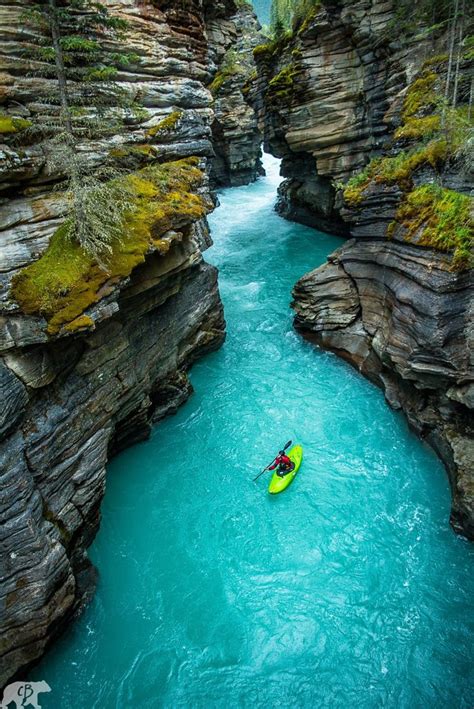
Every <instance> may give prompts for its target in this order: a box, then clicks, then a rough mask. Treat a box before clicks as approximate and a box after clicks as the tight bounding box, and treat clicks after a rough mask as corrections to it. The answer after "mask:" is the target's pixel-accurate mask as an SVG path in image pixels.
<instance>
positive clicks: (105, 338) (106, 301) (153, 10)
mask: <svg viewBox="0 0 474 709" xmlns="http://www.w3.org/2000/svg"><path fill="white" fill-rule="evenodd" d="M110 7H111V10H112V12H114V13H117V14H118V15H120V16H121V17H123V18H124V19H126V20H127V22H128V26H127V36H126V44H127V51H130V52H134V53H135V54H136V55H138V56H139V61H137V63H136V64H134V65H133V66H130V67H128V68H127V69H126V70H123V71H121V72H120V74H119V77H118V81H119V83H120V84H121V85H122V88H123V90H124V91H126V92H128V93H129V94H130V95H131V96H132V97H135V99H136V101H137V102H138V103H139V104H140V105H141V106H142V107H144V110H142V111H140V112H139V113H137V115H134V116H130V120H128V121H126V123H125V127H124V129H123V131H121V132H120V133H118V134H116V135H110V136H109V137H107V138H103V139H100V140H96V141H91V140H88V139H87V138H86V137H85V138H84V139H83V140H79V141H78V145H77V150H78V151H81V153H83V154H84V155H86V156H87V158H88V160H90V163H91V165H95V166H99V165H101V164H106V163H107V161H108V160H110V156H111V154H113V155H115V156H116V157H119V158H120V161H121V167H122V168H125V169H127V170H137V169H139V168H140V167H142V166H143V165H144V164H146V163H147V162H150V161H152V160H156V159H158V160H159V161H160V162H164V161H168V160H174V159H178V158H181V157H188V156H198V157H199V158H201V168H202V169H206V165H207V170H208V171H209V162H208V161H209V160H210V159H211V158H213V157H214V155H215V152H214V148H213V136H212V130H211V126H212V124H213V122H214V120H215V112H214V108H213V97H212V95H211V93H210V92H209V90H208V88H207V86H208V85H209V82H210V81H211V80H212V77H213V74H214V73H215V70H216V66H217V65H215V64H213V59H212V56H215V49H214V48H213V47H212V45H211V42H210V40H209V36H210V35H211V34H212V33H213V32H215V28H216V26H218V25H226V24H227V23H228V22H229V18H231V17H233V16H235V15H236V12H237V8H236V6H235V4H234V3H233V2H232V1H230V0H228V1H227V0H226V1H223V2H219V3H210V2H204V3H200V2H199V3H198V2H194V1H190V2H187V3H182V4H181V5H180V6H179V7H177V5H176V3H167V2H160V3H152V2H145V3H135V2H132V3H121V2H120V3H115V4H113V5H112V4H111V5H110ZM21 12H22V7H20V4H18V3H15V2H12V3H7V4H6V5H4V6H3V8H2V10H1V12H0V22H1V25H2V27H3V29H1V30H0V31H1V32H2V37H3V39H4V43H3V50H4V56H3V65H2V66H3V71H4V76H3V79H2V85H3V87H4V90H3V93H2V102H3V106H2V111H5V112H7V113H11V114H12V115H13V114H14V115H20V114H21V116H23V117H24V118H27V119H28V120H30V121H31V122H32V123H33V124H34V123H36V122H38V121H47V120H48V113H51V114H54V111H55V108H54V106H51V105H49V104H48V96H49V95H50V93H51V87H50V84H51V82H52V79H51V80H48V79H41V78H38V77H32V76H31V75H30V73H29V72H28V71H27V68H26V65H25V61H24V52H23V47H24V42H25V36H24V34H23V31H22V23H21V22H20V16H21ZM211 27H212V29H211ZM233 38H234V35H232V37H231V38H230V39H231V41H233ZM229 100H232V97H231V96H230V99H229ZM239 101H240V96H239V98H238V102H239ZM239 110H240V109H239ZM173 113H174V115H176V116H179V119H178V120H176V121H174V124H173V126H172V129H167V130H161V129H160V130H155V131H153V128H156V126H159V125H160V123H161V122H162V121H163V120H164V119H166V118H168V117H169V116H170V115H172V114H173ZM247 130H249V131H250V134H251V135H250V137H249V136H247V135H246V131H247ZM236 136H237V137H236V140H240V141H241V144H242V146H243V147H242V149H241V153H243V152H245V150H247V148H249V146H250V148H251V149H252V150H253V149H254V147H255V145H254V140H255V135H254V131H253V128H249V124H248V123H247V124H243V125H242V123H241V124H240V133H239V135H237V133H236ZM232 140H233V138H232V139H230V140H229V143H231V142H232ZM0 142H1V143H2V144H1V145H0V153H1V156H0V157H1V169H0V191H1V194H2V202H1V205H0V229H1V231H0V242H1V254H2V258H1V261H0V387H1V399H2V404H3V407H2V411H1V415H0V459H1V463H0V479H1V487H0V517H1V525H0V529H1V532H0V536H1V546H2V568H1V572H0V577H1V579H0V637H1V641H0V685H2V684H4V683H5V682H6V681H7V680H8V679H9V678H11V677H13V676H19V675H21V677H24V672H25V669H26V668H27V667H28V666H29V665H30V664H31V663H32V662H34V661H35V660H37V659H38V658H39V657H41V655H42V654H43V653H44V651H45V649H46V648H47V646H48V645H49V644H50V643H51V642H52V640H53V639H54V638H55V637H56V635H57V634H58V633H59V632H60V631H61V630H62V628H64V626H65V624H66V623H67V622H69V620H70V618H71V617H72V615H73V614H74V612H75V611H77V610H78V609H80V607H81V604H82V603H84V602H85V600H87V599H88V598H89V597H90V595H91V593H92V592H93V588H94V583H95V571H94V569H93V568H92V566H91V564H90V562H89V560H88V558H87V552H86V550H87V547H88V546H89V545H90V543H91V542H92V540H93V538H94V536H95V534H96V532H97V529H98V527H99V523H100V505H101V500H102V497H103V494H104V490H105V465H106V463H107V460H108V458H109V457H110V455H112V454H113V453H115V452H116V451H118V450H121V449H122V448H124V447H126V446H128V445H130V444H132V443H134V442H136V441H139V440H143V439H144V438H146V437H147V436H148V434H149V432H150V427H151V425H152V422H154V421H159V420H160V419H161V418H163V417H164V416H166V415H169V414H172V413H174V411H176V409H177V407H178V406H179V405H180V404H181V403H183V401H185V400H186V398H187V397H188V396H189V395H190V393H191V391H192V388H191V385H190V383H189V380H188V377H187V371H188V369H189V367H190V366H191V365H192V363H193V362H194V361H195V360H196V359H197V358H198V357H200V356H202V355H203V354H204V353H206V352H208V351H210V350H212V349H215V348H217V347H219V346H220V344H221V343H222V341H223V339H224V336H225V323H224V320H223V312H222V305H221V301H220V297H219V292H218V287H217V273H216V270H215V269H214V268H213V267H212V266H210V265H208V264H206V263H205V261H204V260H203V257H202V252H203V251H204V250H205V249H206V248H207V247H208V246H209V245H210V243H211V239H210V235H209V230H208V226H207V222H206V220H205V218H203V219H199V220H196V219H193V218H191V217H189V218H185V219H182V220H181V222H180V224H179V225H178V226H176V227H175V231H173V232H171V231H170V232H169V233H168V234H165V235H163V238H164V240H165V241H167V244H169V248H168V246H167V249H165V250H164V251H163V252H159V251H158V250H150V252H149V253H148V254H147V255H146V257H145V261H144V263H142V264H141V265H139V266H138V267H136V268H135V269H134V270H133V271H132V273H131V275H130V276H129V277H128V278H127V279H124V280H123V281H121V282H119V283H115V284H113V285H111V286H110V287H108V288H107V289H106V292H105V290H104V293H103V297H100V298H99V299H98V301H97V302H96V303H94V304H93V305H92V306H91V307H90V308H89V310H88V317H87V318H86V320H85V321H84V326H83V327H79V328H78V329H77V330H76V331H75V332H67V331H66V330H64V329H63V330H62V331H61V332H60V333H59V334H57V335H55V336H50V335H48V333H47V332H46V324H47V323H46V321H45V319H44V318H43V317H42V316H40V315H38V316H36V315H30V316H26V315H25V314H24V313H23V312H22V311H21V309H20V308H19V307H18V304H17V303H16V302H15V301H14V300H13V299H12V297H11V292H10V286H11V282H12V279H13V278H14V276H15V274H17V273H18V272H19V270H20V269H22V268H24V267H25V266H28V265H29V264H30V263H32V262H33V261H35V260H36V259H38V258H39V257H41V255H42V254H44V252H45V251H46V249H47V247H48V244H49V241H50V238H51V236H52V235H53V234H54V233H55V231H56V230H57V228H58V226H59V225H60V224H61V222H62V220H63V218H64V201H63V200H62V199H61V196H60V195H58V193H57V192H56V191H55V190H54V185H55V183H56V182H57V181H58V180H60V179H61V175H60V174H59V173H58V174H54V173H53V174H52V173H51V171H50V170H49V169H48V168H47V165H46V159H45V153H44V146H43V144H42V137H41V134H33V135H31V134H30V135H24V136H23V135H21V136H18V137H15V139H13V138H12V137H11V136H8V135H2V136H0ZM143 145H146V150H143ZM137 146H138V148H140V149H138V150H137V149H136V148H137ZM250 148H249V149H250ZM114 151H115V152H114ZM243 159H244V158H243V156H242V154H241V158H240V160H241V162H242V160H243ZM239 169H240V168H239ZM244 173H245V179H251V178H252V177H253V176H255V171H254V170H252V169H250V168H249V169H247V168H245V169H244V170H243V172H241V174H242V175H243V174H244ZM242 179H244V178H243V177H242ZM198 192H199V194H200V195H201V196H202V198H203V200H204V201H205V203H206V204H209V205H210V199H209V184H208V181H207V180H204V183H203V184H202V185H201V187H200V188H199V190H198Z"/></svg>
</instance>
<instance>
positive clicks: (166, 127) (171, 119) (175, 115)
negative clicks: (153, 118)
mask: <svg viewBox="0 0 474 709" xmlns="http://www.w3.org/2000/svg"><path fill="white" fill-rule="evenodd" d="M182 115H183V112H182V111H173V112H172V113H170V115H169V116H166V118H163V120H162V121H160V122H159V123H157V124H156V126H152V127H151V128H149V130H148V131H147V135H148V136H149V137H150V138H154V137H156V136H157V135H160V134H163V133H169V132H171V131H172V130H174V129H175V128H176V126H177V125H178V122H179V121H180V119H181V117H182Z"/></svg>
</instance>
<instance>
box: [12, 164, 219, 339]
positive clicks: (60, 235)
mask: <svg viewBox="0 0 474 709" xmlns="http://www.w3.org/2000/svg"><path fill="white" fill-rule="evenodd" d="M198 164H199V159H198V158H187V159H184V160H179V161H176V162H171V163H164V164H162V165H158V164H155V165H151V166H148V167H146V168H144V169H143V170H140V171H138V172H135V173H132V174H130V175H127V176H126V177H123V178H120V179H119V180H115V181H112V182H113V183H114V184H111V185H110V189H111V190H119V191H120V192H121V194H123V195H127V203H128V205H129V207H128V210H127V211H126V212H125V213H124V216H123V221H122V223H121V229H122V233H121V235H120V238H117V239H115V240H114V242H113V245H112V248H111V251H110V253H109V254H108V255H107V259H106V264H105V266H101V265H100V264H99V263H98V262H97V260H96V259H95V258H94V257H93V256H92V255H91V254H90V253H88V252H87V251H86V250H85V249H84V248H83V247H82V246H81V245H80V244H78V243H77V241H74V240H73V239H71V238H70V235H69V232H68V222H67V221H66V222H65V223H64V224H63V225H62V226H61V227H60V228H59V229H58V230H57V231H56V232H55V234H54V235H53V237H52V238H51V241H50V244H49V246H48V249H47V250H46V252H45V253H44V254H43V256H42V257H41V258H40V259H39V260H38V261H35V262H34V263H33V264H31V265H29V266H27V267H26V268H24V269H22V270H21V271H20V272H19V273H18V274H17V275H16V276H15V277H14V278H13V281H12V287H11V296H12V297H13V298H14V299H15V300H16V301H17V302H18V304H19V305H20V307H21V308H22V310H23V311H24V312H25V313H27V314H29V315H42V316H44V317H45V318H46V320H47V322H48V329H47V332H48V333H49V334H51V335H53V334H56V333H58V332H59V330H60V329H61V328H62V327H63V326H66V328H67V330H68V331H73V330H75V329H81V328H84V327H87V326H90V325H91V322H90V318H89V316H88V315H84V311H85V310H86V309H87V308H88V307H90V306H91V305H93V304H94V303H96V302H97V301H99V300H100V299H101V298H103V297H104V296H105V295H107V293H109V292H110V291H111V290H112V289H113V288H114V286H115V285H116V284H117V283H119V282H120V281H121V280H123V279H124V278H126V277H127V276H129V275H130V273H131V272H132V270H133V269H134V268H135V267H136V266H137V265H138V264H140V263H142V262H143V261H144V260H145V256H146V254H147V253H149V252H151V251H157V252H161V253H165V252H166V251H167V250H168V248H169V242H168V241H167V240H163V238H162V237H163V235H164V234H165V233H166V232H167V231H169V230H170V229H174V228H179V227H180V226H183V225H184V224H186V223H189V222H192V221H196V220H197V219H200V218H201V217H203V216H204V215H205V214H206V212H207V211H208V210H209V205H208V204H207V203H206V202H205V200H204V199H203V198H202V197H200V196H198V195H196V194H194V193H193V192H192V190H193V189H194V188H195V187H197V186H198V185H199V184H200V183H201V181H202V172H201V170H199V168H198ZM97 209H98V210H100V203H98V205H97Z"/></svg>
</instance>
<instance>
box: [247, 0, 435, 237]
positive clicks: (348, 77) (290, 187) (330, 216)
mask: <svg viewBox="0 0 474 709" xmlns="http://www.w3.org/2000/svg"><path fill="white" fill-rule="evenodd" d="M395 28H396V19H395V12H394V5H393V3H392V2H391V1H390V0H387V1H386V2H374V3H368V2H364V1H363V0H358V1H357V2H348V1H347V2H345V1H342V2H338V3H332V2H322V3H321V6H320V7H319V9H318V10H317V11H314V12H313V13H311V14H310V15H309V16H308V18H307V20H306V21H305V22H304V23H303V26H301V27H300V28H299V30H298V31H296V32H295V33H294V34H293V35H292V36H291V37H290V38H283V39H282V40H280V41H279V42H274V43H269V44H267V45H262V46H261V47H259V48H257V51H256V53H255V55H256V59H257V65H258V70H259V79H258V82H259V86H258V91H257V93H258V94H259V95H260V100H259V101H258V105H259V109H260V110H259V113H260V118H261V120H263V123H264V127H265V129H264V138H265V146H266V150H268V151H269V152H271V153H272V154H273V155H275V156H277V157H280V158H282V165H281V174H282V175H283V177H285V178H286V180H285V181H284V182H283V183H282V185H281V187H280V190H279V196H280V199H279V202H278V205H277V211H279V213H280V214H281V215H282V216H284V217H287V218H288V219H294V220H296V221H301V222H303V223H305V224H308V225H310V226H314V227H315V228H317V229H322V230H323V231H331V232H333V233H338V234H342V235H347V234H348V232H349V229H348V227H347V224H346V223H345V222H344V220H343V219H342V218H341V215H340V208H341V207H342V199H341V197H340V195H339V194H338V190H337V184H338V183H339V182H341V181H344V180H345V179H347V178H348V177H349V176H350V175H351V174H353V173H354V171H356V170H358V169H360V168H362V167H363V166H364V165H365V164H366V163H367V161H368V158H369V157H370V156H371V155H373V154H375V153H376V152H377V151H378V150H380V148H381V147H382V145H383V143H384V141H385V140H386V139H387V136H388V135H389V127H388V125H387V123H386V122H385V121H384V116H385V114H386V112H387V110H388V108H389V106H390V105H391V104H392V102H393V101H394V100H395V98H396V97H397V95H398V94H399V92H400V91H401V90H402V89H403V88H404V87H405V86H406V85H407V83H408V82H409V80H410V79H411V77H412V76H413V73H414V72H415V70H416V67H417V66H419V56H420V54H421V53H422V52H423V45H422V44H420V42H419V41H418V42H416V43H415V42H413V43H404V44H403V45H402V43H401V42H400V39H399V37H397V32H396V29H395Z"/></svg>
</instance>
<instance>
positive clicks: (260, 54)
mask: <svg viewBox="0 0 474 709" xmlns="http://www.w3.org/2000/svg"><path fill="white" fill-rule="evenodd" d="M292 37H293V32H292V31H291V30H287V31H285V32H283V34H281V35H280V36H279V37H277V38H275V39H273V40H271V41H270V42H265V43H264V44H259V45H257V46H256V47H255V49H254V50H253V56H254V59H255V60H256V61H257V60H259V59H262V60H263V59H270V58H271V57H275V56H277V55H278V54H280V53H281V52H282V51H283V49H284V48H285V47H286V46H287V45H288V44H289V42H290V40H291V39H292Z"/></svg>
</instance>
